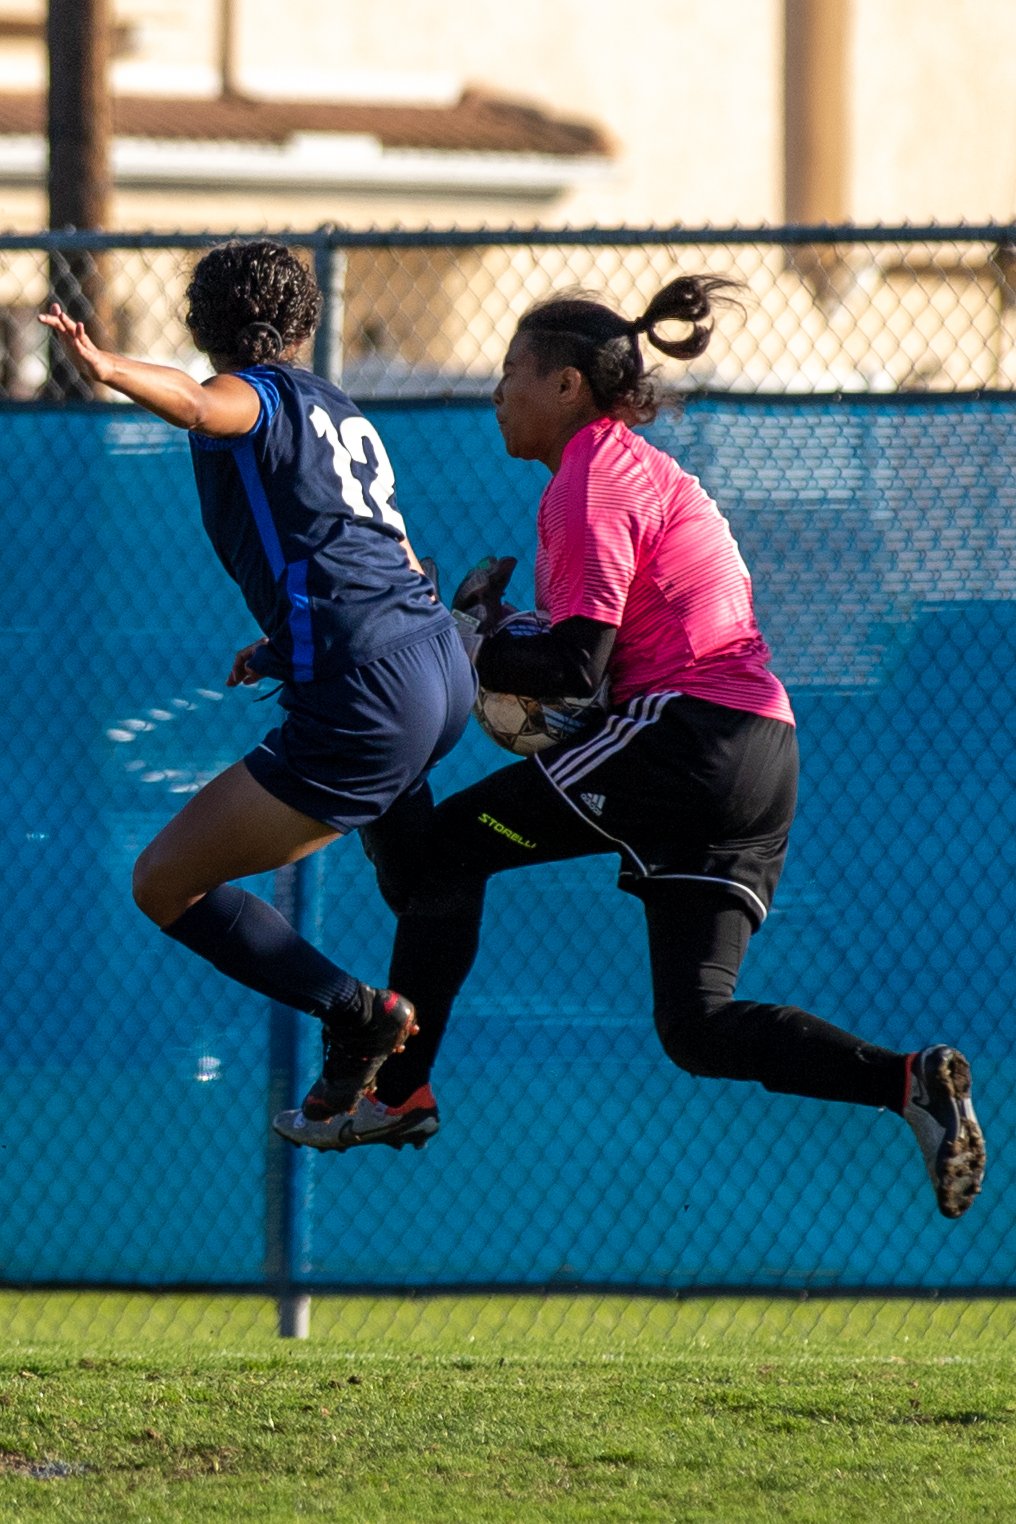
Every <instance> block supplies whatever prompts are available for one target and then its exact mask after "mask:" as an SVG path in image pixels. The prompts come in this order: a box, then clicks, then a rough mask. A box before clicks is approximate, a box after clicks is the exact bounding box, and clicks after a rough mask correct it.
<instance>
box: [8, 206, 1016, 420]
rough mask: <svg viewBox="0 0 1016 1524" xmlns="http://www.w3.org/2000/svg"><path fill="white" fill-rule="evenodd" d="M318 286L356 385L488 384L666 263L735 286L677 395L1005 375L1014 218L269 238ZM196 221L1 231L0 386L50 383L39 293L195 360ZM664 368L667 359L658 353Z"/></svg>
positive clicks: (646, 294)
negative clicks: (563, 316) (547, 321)
mask: <svg viewBox="0 0 1016 1524" xmlns="http://www.w3.org/2000/svg"><path fill="white" fill-rule="evenodd" d="M279 236H282V237H285V238H286V239H287V241H289V242H291V243H292V244H293V245H294V246H297V247H301V248H303V249H305V250H306V251H307V254H308V257H309V258H311V259H312V260H313V261H314V263H315V265H316V268H317V271H318V276H319V279H320V282H321V286H322V289H323V290H324V292H325V293H326V311H325V320H324V322H323V324H322V327H321V330H320V333H319V336H318V340H317V347H316V350H315V354H314V364H315V369H317V370H318V371H320V372H321V373H322V374H326V375H329V376H331V377H332V378H333V379H336V380H340V381H342V383H343V384H344V385H345V386H346V388H347V390H349V391H351V392H353V393H354V394H355V395H356V396H358V397H362V398H364V399H369V398H380V397H418V396H421V395H425V396H431V395H447V394H465V395H474V396H475V395H477V394H480V393H484V392H486V391H489V389H490V386H491V382H492V378H493V376H494V374H495V373H496V370H497V367H498V365H499V362H500V359H501V356H502V355H503V353H504V349H505V346H506V344H507V341H508V339H509V338H510V336H511V332H512V330H513V327H514V324H515V322H516V320H517V319H518V317H519V315H520V314H521V312H522V311H523V310H524V308H525V307H527V306H528V305H529V304H530V303H531V302H533V301H536V300H537V299H539V298H540V297H541V296H544V295H546V294H547V293H548V292H549V291H550V290H552V289H557V288H560V287H562V286H581V287H583V288H586V289H590V290H593V291H596V292H598V293H604V292H608V293H610V294H611V295H612V297H613V298H614V300H616V301H617V302H618V303H619V304H620V305H621V306H622V307H624V308H626V309H627V310H631V311H632V312H633V313H635V312H637V311H639V310H641V308H642V307H643V306H644V305H645V303H646V302H647V301H648V299H649V298H650V296H652V294H653V293H654V291H655V290H656V289H658V287H659V286H660V285H661V284H662V283H663V282H664V281H665V280H667V279H668V278H670V277H671V276H672V275H673V274H674V273H675V272H676V271H678V272H685V273H692V272H698V271H706V272H709V273H713V274H722V275H727V276H732V277H733V278H735V279H737V280H740V281H742V282H743V283H744V287H745V293H744V294H745V312H744V316H743V318H740V319H738V318H736V317H735V316H734V315H732V314H730V315H727V316H726V317H725V319H724V321H722V322H721V323H720V324H719V325H718V329H717V333H716V335H715V338H714V341H713V343H712V344H711V345H710V348H709V349H708V351H707V352H706V354H705V355H704V356H702V357H701V358H700V359H699V360H698V361H696V362H695V363H694V364H693V365H691V366H688V367H681V368H679V369H676V370H674V371H673V373H672V375H671V379H672V380H673V383H674V385H675V386H676V387H678V388H680V389H683V390H697V389H709V390H717V391H735V392H766V393H768V392H777V393H779V392H809V393H810V392H839V391H850V392H854V391H856V392H869V391H876V392H881V391H896V390H900V389H918V390H934V391H940V390H941V391H957V390H960V391H969V390H975V389H979V388H990V389H1004V390H1011V389H1013V388H1014V387H1016V227H1013V226H1009V227H1006V226H995V225H989V226H970V227H963V226H960V227H953V228H945V227H942V228H940V227H935V226H931V227H913V228H910V227H903V228H852V227H842V228H773V229H763V230H757V229H743V228H733V229H723V230H714V229H702V230H689V229H685V228H658V229H631V228H616V229H588V230H584V231H575V232H562V231H558V230H555V231H546V230H518V229H511V230H506V231H498V232H467V231H449V232H438V231H429V232H413V233H410V232H388V233H383V232H356V233H354V232H350V231H344V230H341V229H336V228H331V229H329V228H322V229H318V230H316V231H314V232H299V231H293V232H289V233H285V234H282V235H279ZM214 241H216V239H215V238H213V237H212V236H211V235H208V236H206V235H195V234H190V235H183V234H178V235H176V236H172V235H166V236H160V235H155V234H146V235H136V236H135V237H133V238H121V237H118V236H116V235H112V234H110V235H96V234H83V233H78V234H73V233H72V234H56V233H51V234H45V235H39V236H36V237H31V236H29V235H17V236H5V237H0V394H2V395H7V396H10V397H13V398H17V399H20V400H25V399H30V398H33V397H38V396H40V395H47V394H49V395H52V393H53V391H54V388H55V389H56V390H57V391H59V390H60V389H61V388H62V389H63V390H64V391H67V390H70V392H71V394H74V392H75V389H76V382H75V380H74V378H73V377H71V376H69V375H67V374H66V373H63V372H61V371H59V370H58V374H57V377H56V380H55V383H54V378H53V377H52V376H51V373H50V372H51V365H50V363H49V362H50V357H49V356H48V354H47V351H46V344H45V335H44V334H43V333H42V331H41V330H40V329H39V328H38V325H37V324H36V323H35V314H36V313H37V311H38V310H39V307H40V306H41V305H42V303H43V302H44V301H45V300H46V299H47V296H48V294H49V293H51V292H54V291H55V292H56V293H57V295H58V296H59V297H60V299H61V300H63V301H64V304H65V305H66V306H68V308H69V309H70V310H71V311H73V312H74V313H75V315H76V316H81V317H83V318H85V319H86V320H87V321H89V322H90V323H91V324H92V325H93V328H94V329H95V330H96V331H97V333H99V334H101V335H104V336H105V337H106V338H107V339H108V340H109V341H110V342H112V343H113V344H114V345H115V346H116V347H118V348H120V349H124V350H126V351H128V352H130V353H139V354H145V355H151V356H152V357H153V358H156V359H160V360H164V361H167V362H174V363H179V364H183V365H185V366H187V367H191V368H196V369H200V370H201V371H202V373H203V371H204V369H205V368H206V367H204V362H203V361H201V360H200V358H199V357H198V356H197V355H196V354H195V352H194V350H193V348H192V346H191V344H190V341H189V338H188V336H187V333H186V329H185V328H184V326H183V324H182V321H181V315H180V307H181V299H182V294H183V289H184V286H185V285H186V280H187V274H188V271H189V269H190V266H191V264H192V262H193V260H194V259H195V257H196V256H197V254H198V253H199V252H200V250H201V249H202V248H204V247H207V246H208V244H209V243H211V242H214ZM663 369H664V373H665V374H667V366H666V365H664V367H663Z"/></svg>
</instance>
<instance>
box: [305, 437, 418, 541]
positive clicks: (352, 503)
mask: <svg viewBox="0 0 1016 1524" xmlns="http://www.w3.org/2000/svg"><path fill="white" fill-rule="evenodd" d="M310 421H311V426H312V427H313V429H314V432H315V434H316V435H317V436H318V438H319V439H323V440H325V441H326V443H327V444H329V445H330V446H331V450H332V465H333V466H334V467H335V474H336V476H337V477H338V478H339V486H340V489H341V492H342V500H343V502H344V503H345V504H346V506H347V507H348V508H350V509H351V510H352V511H353V513H355V514H356V515H357V516H358V517H359V518H368V519H372V518H374V517H375V515H377V516H379V517H380V518H381V519H382V520H383V521H384V523H386V524H391V525H392V527H393V528H394V529H396V530H398V532H399V535H400V536H401V537H402V538H403V539H404V538H405V534H406V526H405V523H404V521H403V518H402V515H401V513H399V511H398V509H397V508H393V507H392V505H391V498H392V493H393V492H394V491H395V472H394V471H393V470H392V463H391V461H390V460H389V459H388V452H387V450H386V449H385V447H384V445H383V444H382V443H381V436H380V435H379V434H378V431H377V429H375V427H374V425H373V424H372V423H369V422H368V421H367V419H366V418H364V417H362V416H360V415H359V414H354V415H352V416H350V417H348V418H343V420H342V422H341V423H340V424H339V426H338V428H336V427H335V424H334V422H333V421H332V419H331V418H329V416H328V414H327V413H326V412H325V410H324V408H323V407H312V408H311V410H310ZM368 441H369V443H370V448H371V452H372V453H373V456H374V460H373V463H372V462H371V461H370V460H369V459H368V455H367V449H366V446H367V443H368ZM354 462H355V463H356V464H357V465H358V466H367V467H368V468H369V469H370V471H371V473H372V474H371V476H370V477H369V479H368V482H367V494H366V496H365V495H364V489H363V485H362V484H361V482H360V478H359V477H358V476H356V474H355V473H354V471H353V463H354ZM368 496H369V498H370V503H368V502H367V497H368ZM371 503H372V504H373V505H374V506H373V507H371Z"/></svg>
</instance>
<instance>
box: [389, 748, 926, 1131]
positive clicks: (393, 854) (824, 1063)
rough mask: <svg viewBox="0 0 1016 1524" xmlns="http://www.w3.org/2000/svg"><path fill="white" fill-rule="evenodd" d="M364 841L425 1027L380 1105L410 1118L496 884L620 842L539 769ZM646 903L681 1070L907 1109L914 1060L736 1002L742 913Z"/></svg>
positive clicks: (674, 890)
mask: <svg viewBox="0 0 1016 1524" xmlns="http://www.w3.org/2000/svg"><path fill="white" fill-rule="evenodd" d="M361 837H362V839H363V843H364V847H365V850H366V851H367V854H368V856H369V857H370V858H371V860H372V861H373V863H374V865H375V869H376V871H377V874H378V882H379V884H380V887H381V890H382V893H383V894H384V896H385V899H386V900H387V902H388V904H389V905H390V907H391V908H392V909H393V910H394V911H395V913H396V915H397V917H398V927H397V931H396V937H395V946H394V950H393V954H392V961H391V967H390V970H389V982H390V984H391V987H392V988H393V989H396V990H398V991H399V992H400V994H403V995H405V996H407V998H408V999H410V1000H412V1001H413V1003H414V1004H415V1006H416V1008H417V1016H418V1020H419V1024H420V1034H419V1036H417V1037H416V1038H414V1039H413V1041H412V1042H411V1043H409V1044H407V1046H406V1049H405V1051H404V1052H403V1053H401V1054H395V1055H393V1057H392V1058H390V1059H389V1060H388V1061H387V1063H386V1064H385V1065H384V1068H383V1070H382V1071H381V1074H380V1076H379V1080H378V1093H379V1095H380V1097H381V1099H383V1100H384V1101H386V1102H387V1103H388V1104H390V1105H398V1104H400V1103H401V1102H402V1101H403V1100H405V1099H406V1098H407V1097H408V1096H409V1095H411V1094H412V1092H413V1091H414V1090H415V1089H416V1088H417V1087H418V1086H419V1085H421V1084H424V1083H425V1082H426V1081H427V1079H428V1078H429V1076H430V1072H431V1068H432V1066H433V1063H434V1060H435V1058H436V1056H437V1051H438V1048H439V1046H440V1042H441V1038H442V1036H443V1035H444V1031H445V1027H446V1025H447V1022H448V1018H449V1016H450V1014H451V1009H452V1004H453V1002H454V1000H455V997H456V995H457V994H458V992H459V990H460V988H461V987H462V984H463V982H464V981H465V978H466V976H467V975H468V973H469V971H470V969H471V968H472V966H473V962H474V960H475V957H476V953H477V948H478V945H479V936H480V925H481V921H482V917H483V904H484V895H485V891H486V885H487V880H488V879H489V878H490V877H491V876H492V875H493V874H495V873H503V872H506V871H508V870H510V869H514V868H522V867H525V866H527V865H532V864H536V863H547V862H559V861H563V860H565V859H569V858H576V857H587V856H593V855H599V854H602V853H603V852H604V851H605V850H609V843H608V842H606V841H605V840H604V838H603V836H602V835H600V834H598V833H597V832H596V831H595V830H594V829H593V828H592V827H591V826H590V825H589V824H587V823H586V822H585V821H584V820H582V819H581V818H580V817H579V816H578V815H576V814H575V813H574V812H573V811H572V810H571V808H570V807H569V805H568V804H567V803H565V802H564V801H563V800H562V799H561V797H560V796H559V794H558V793H557V792H556V790H555V789H554V788H553V786H552V785H551V784H550V783H549V782H548V781H547V779H546V778H545V777H544V776H543V774H542V772H541V770H540V768H539V767H538V766H537V765H536V764H534V763H532V762H519V763H516V764H514V765H512V766H509V767H506V768H504V769H502V770H501V771H499V772H496V773H492V774H491V775H490V776H489V777H487V778H484V779H482V780H481V781H480V782H479V783H476V784H474V785H473V786H472V787H470V788H468V789H465V790H463V791H462V792H461V793H459V794H455V795H453V796H452V797H451V798H449V799H446V800H445V801H443V803H441V804H440V805H438V806H437V807H436V808H432V805H431V801H430V798H429V796H428V795H427V793H426V792H425V791H423V792H421V793H419V794H417V795H416V796H415V797H414V798H413V799H411V800H408V801H404V802H400V804H399V805H397V806H396V807H395V809H393V810H392V811H391V812H389V814H388V815H387V816H385V817H384V818H383V819H382V820H381V821H379V822H377V823H376V824H375V825H372V826H370V827H368V828H366V829H365V830H364V831H363V832H361ZM635 892H637V894H638V897H639V898H640V899H641V900H642V902H643V905H644V909H645V917H646V929H647V932H648V937H649V953H650V966H651V971H652V984H653V1000H654V1004H653V1011H652V1019H653V1020H654V1021H655V1024H656V1029H657V1032H658V1033H659V1036H660V1040H661V1042H662V1044H663V1047H664V1049H665V1050H666V1052H667V1054H668V1055H669V1057H670V1058H671V1059H672V1060H673V1062H674V1063H675V1064H677V1065H678V1067H679V1068H682V1069H685V1070H687V1071H688V1072H689V1073H691V1074H696V1075H703V1076H709V1077H712V1078H717V1079H738V1080H755V1081H758V1082H759V1083H760V1084H762V1085H764V1086H765V1088H766V1089H767V1090H772V1091H780V1092H783V1093H786V1094H791V1095H802V1096H812V1097H815V1098H817V1099H821V1100H839V1101H851V1102H854V1103H857V1104H860V1105H866V1106H876V1107H887V1108H889V1109H890V1110H893V1111H897V1112H898V1111H900V1110H901V1109H902V1106H903V1099H904V1088H905V1083H906V1081H905V1055H903V1054H901V1053H896V1052H893V1051H891V1050H889V1049H886V1048H880V1047H876V1046H873V1045H872V1044H870V1043H866V1042H864V1041H862V1040H861V1039H860V1038H859V1037H855V1036H853V1035H852V1034H851V1033H849V1032H846V1031H843V1030H842V1029H841V1028H839V1027H835V1026H832V1025H831V1024H830V1023H829V1022H826V1021H823V1020H821V1019H820V1018H819V1017H817V1016H812V1015H810V1014H809V1013H808V1012H807V1011H803V1010H800V1009H798V1008H797V1007H796V1006H789V1005H769V1004H763V1003H761V1002H759V1001H753V1000H735V999H734V998H733V997H734V990H735V986H736V984H737V978H738V974H739V972H740V968H741V964H742V961H743V959H744V955H745V952H746V950H747V946H748V940H749V937H750V935H751V933H752V930H753V923H752V920H751V917H750V915H749V913H748V909H747V907H746V905H745V904H744V903H743V901H742V900H740V899H739V898H738V897H737V896H735V895H734V894H731V893H729V892H727V891H725V890H722V889H716V888H714V887H712V886H710V885H708V884H704V883H698V882H682V881H673V880H669V881H668V880H665V879H658V880H652V879H647V880H645V881H643V882H642V883H641V884H640V885H639V887H638V888H637V890H636V891H635ZM646 1014H647V1019H648V1018H649V1012H648V1011H647V1013H646Z"/></svg>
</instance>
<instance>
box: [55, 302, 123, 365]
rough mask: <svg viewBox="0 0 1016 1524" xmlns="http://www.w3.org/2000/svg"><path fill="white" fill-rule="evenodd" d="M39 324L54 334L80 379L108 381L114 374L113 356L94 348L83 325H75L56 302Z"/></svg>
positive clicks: (76, 323) (72, 319)
mask: <svg viewBox="0 0 1016 1524" xmlns="http://www.w3.org/2000/svg"><path fill="white" fill-rule="evenodd" d="M39 322H40V323H42V324H43V325H44V326H45V327H46V328H50V329H52V331H53V332H54V333H55V334H56V336H57V338H58V339H59V340H60V342H61V344H62V345H63V347H64V351H65V353H66V355H67V358H68V359H69V360H70V362H71V364H72V365H73V366H74V367H75V369H76V370H78V371H80V373H81V375H83V376H87V377H88V378H89V380H91V381H100V382H106V381H108V380H109V378H110V377H111V375H112V374H113V356H112V355H111V354H108V353H107V352H106V350H104V349H99V348H97V346H96V345H95V344H93V343H92V341H91V339H90V338H89V337H88V335H87V333H86V332H85V325H84V323H78V322H75V320H74V318H72V317H71V315H70V313H69V312H65V311H64V310H63V308H62V307H61V306H60V303H59V302H54V303H53V305H52V306H51V307H50V309H49V311H48V312H40V313H39Z"/></svg>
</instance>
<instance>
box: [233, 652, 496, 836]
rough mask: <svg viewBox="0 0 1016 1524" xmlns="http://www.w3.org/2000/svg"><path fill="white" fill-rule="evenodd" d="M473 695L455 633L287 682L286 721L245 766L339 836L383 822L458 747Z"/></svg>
mask: <svg viewBox="0 0 1016 1524" xmlns="http://www.w3.org/2000/svg"><path fill="white" fill-rule="evenodd" d="M475 696H476V674H475V673H474V671H473V669H472V667H471V666H470V664H469V661H468V660H467V658H466V655H465V652H464V651H463V649H462V642H461V640H460V639H459V635H458V631H457V630H455V629H449V630H443V631H442V632H441V633H440V634H439V635H431V636H428V637H427V638H426V639H425V640H419V641H417V642H416V643H415V644H414V645H411V646H406V647H404V648H403V649H402V650H400V651H395V652H393V653H392V654H391V655H390V656H383V657H380V658H378V660H377V661H371V662H365V663H364V664H363V666H360V667H354V668H353V669H352V670H351V671H350V672H347V673H344V674H343V675H342V676H341V677H335V678H331V679H329V680H327V681H325V682H317V683H287V684H286V685H285V686H284V687H283V689H282V692H281V694H280V696H279V703H280V705H281V706H282V708H283V709H285V711H286V718H285V720H284V721H283V723H282V724H281V725H280V726H278V727H277V728H276V729H275V730H271V731H269V733H268V735H266V736H265V738H264V740H263V741H262V742H261V743H260V745H259V746H256V747H255V748H254V750H253V751H251V752H248V754H247V756H246V757H244V759H243V760H244V762H245V763H246V765H247V768H248V770H249V772H250V773H251V776H252V777H253V778H254V779H255V780H256V781H257V782H258V783H260V785H261V787H262V788H264V789H267V791H268V793H270V794H272V795H273V796H274V797H275V798H276V799H281V800H282V801H283V803H284V804H289V805H292V807H293V809H295V810H299V811H300V812H301V814H303V815H309V816H310V817H311V819H312V820H320V821H321V822H322V823H323V824H324V825H328V826H331V827H332V828H333V829H335V830H337V831H343V832H347V833H348V832H350V831H356V830H359V828H360V827H361V826H365V825H369V824H370V823H371V822H372V821H374V820H378V819H379V818H380V817H381V816H382V815H383V814H384V813H385V812H386V810H388V809H389V808H390V806H391V805H392V804H393V803H394V802H395V800H396V799H398V798H399V797H400V795H402V794H406V793H411V792H412V791H413V789H414V788H417V787H419V785H420V784H421V783H422V782H423V780H424V779H425V778H426V776H427V773H428V772H429V771H430V769H431V768H432V767H433V766H434V764H435V763H436V762H439V761H440V760H441V758H442V757H443V756H445V755H446V754H447V753H448V752H449V751H451V749H452V747H453V746H454V745H455V743H456V742H457V741H458V739H459V737H460V736H461V735H462V732H463V730H464V729H465V725H466V721H467V720H468V718H469V712H470V710H471V708H472V705H473V700H474V698H475Z"/></svg>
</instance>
